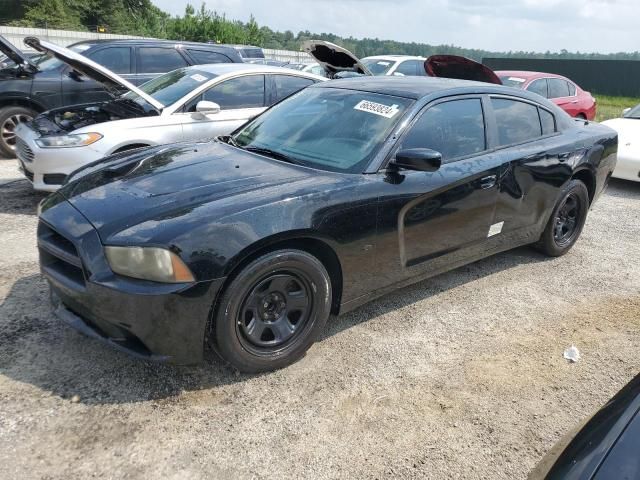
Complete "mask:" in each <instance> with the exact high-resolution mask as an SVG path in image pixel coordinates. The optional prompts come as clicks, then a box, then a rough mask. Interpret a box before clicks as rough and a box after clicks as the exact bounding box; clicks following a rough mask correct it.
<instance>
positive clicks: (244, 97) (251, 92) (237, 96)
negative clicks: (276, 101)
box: [204, 75, 264, 110]
mask: <svg viewBox="0 0 640 480" xmlns="http://www.w3.org/2000/svg"><path fill="white" fill-rule="evenodd" d="M204 99H205V100H209V101H210V102H216V103H217V104H218V105H220V108H222V109H223V110H230V109H234V108H252V107H264V75H248V76H245V77H238V78H232V79H230V80H226V81H224V82H222V83H220V84H218V85H216V86H215V87H212V88H210V89H209V90H207V91H206V92H205V94H204Z"/></svg>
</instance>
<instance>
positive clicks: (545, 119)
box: [539, 108, 556, 135]
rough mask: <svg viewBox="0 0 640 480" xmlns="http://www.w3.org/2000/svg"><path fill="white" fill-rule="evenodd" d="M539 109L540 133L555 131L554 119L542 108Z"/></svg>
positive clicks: (547, 133)
mask: <svg viewBox="0 0 640 480" xmlns="http://www.w3.org/2000/svg"><path fill="white" fill-rule="evenodd" d="M539 111H540V123H541V124H542V134H543V135H549V134H551V133H553V132H555V131H556V121H555V119H554V118H553V115H552V114H551V113H549V112H547V111H546V110H543V109H542V108H540V109H539Z"/></svg>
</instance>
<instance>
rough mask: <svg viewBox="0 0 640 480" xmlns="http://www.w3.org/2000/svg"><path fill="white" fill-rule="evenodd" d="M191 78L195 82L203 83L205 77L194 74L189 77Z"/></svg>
mask: <svg viewBox="0 0 640 480" xmlns="http://www.w3.org/2000/svg"><path fill="white" fill-rule="evenodd" d="M191 78H193V79H194V80H195V81H196V82H204V81H205V80H206V79H207V77H205V76H204V75H200V74H199V73H194V74H193V75H191Z"/></svg>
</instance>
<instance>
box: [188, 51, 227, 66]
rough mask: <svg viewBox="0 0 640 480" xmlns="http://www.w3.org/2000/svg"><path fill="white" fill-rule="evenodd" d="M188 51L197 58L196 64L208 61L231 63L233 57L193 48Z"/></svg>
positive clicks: (203, 63)
mask: <svg viewBox="0 0 640 480" xmlns="http://www.w3.org/2000/svg"><path fill="white" fill-rule="evenodd" d="M188 52H189V55H191V56H192V57H193V59H194V60H195V62H196V63H195V65H205V64H207V63H231V59H230V58H229V57H227V56H226V55H223V54H222V53H218V52H210V51H207V50H192V49H188Z"/></svg>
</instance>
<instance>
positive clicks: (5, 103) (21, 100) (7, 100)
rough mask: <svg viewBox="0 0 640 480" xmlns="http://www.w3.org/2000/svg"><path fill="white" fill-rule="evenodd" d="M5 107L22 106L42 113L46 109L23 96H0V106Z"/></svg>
mask: <svg viewBox="0 0 640 480" xmlns="http://www.w3.org/2000/svg"><path fill="white" fill-rule="evenodd" d="M5 107H24V108H30V109H31V110H35V111H36V112H37V113H42V112H44V111H45V110H46V108H44V107H43V106H42V105H41V104H40V103H38V102H36V101H34V100H32V99H30V98H25V97H1V98H0V108H5Z"/></svg>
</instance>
